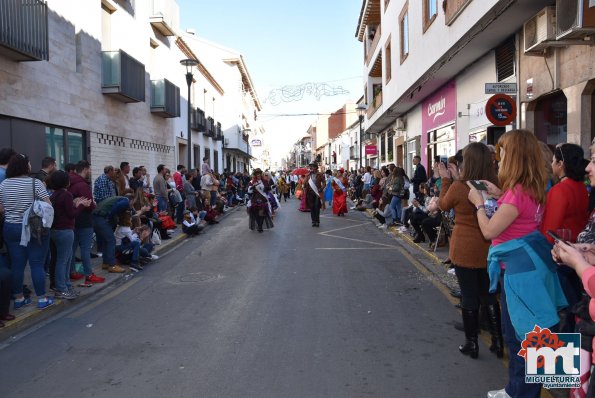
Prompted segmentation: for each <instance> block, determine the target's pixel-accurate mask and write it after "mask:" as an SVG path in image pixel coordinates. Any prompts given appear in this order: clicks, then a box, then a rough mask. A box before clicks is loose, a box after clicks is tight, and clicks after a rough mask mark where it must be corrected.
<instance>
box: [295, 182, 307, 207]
mask: <svg viewBox="0 0 595 398" xmlns="http://www.w3.org/2000/svg"><path fill="white" fill-rule="evenodd" d="M304 184H306V178H305V177H304V176H300V179H299V180H298V185H297V188H296V189H295V197H296V198H298V199H299V200H300V207H299V208H298V210H299V211H302V212H308V211H310V208H309V207H308V203H307V202H306V192H305V191H304Z"/></svg>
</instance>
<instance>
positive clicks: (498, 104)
mask: <svg viewBox="0 0 595 398" xmlns="http://www.w3.org/2000/svg"><path fill="white" fill-rule="evenodd" d="M485 110H486V116H487V117H488V120H489V121H490V122H492V124H493V125H494V126H506V125H508V124H511V123H512V122H514V119H515V118H516V101H515V100H514V99H513V98H512V97H511V96H509V95H506V94H496V95H493V96H491V97H490V99H489V100H488V102H487V103H486V108H485Z"/></svg>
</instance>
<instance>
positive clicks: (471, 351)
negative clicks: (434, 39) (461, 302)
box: [459, 308, 479, 359]
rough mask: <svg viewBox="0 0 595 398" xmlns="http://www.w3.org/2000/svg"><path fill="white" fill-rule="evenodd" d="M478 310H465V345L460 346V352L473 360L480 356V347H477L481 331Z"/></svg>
mask: <svg viewBox="0 0 595 398" xmlns="http://www.w3.org/2000/svg"><path fill="white" fill-rule="evenodd" d="M478 315H479V311H478V310H468V309H465V308H463V326H464V328H465V344H463V345H460V346H459V351H461V353H462V354H464V355H469V356H470V357H471V358H473V359H477V357H478V356H479V345H477V332H478V329H479V320H478Z"/></svg>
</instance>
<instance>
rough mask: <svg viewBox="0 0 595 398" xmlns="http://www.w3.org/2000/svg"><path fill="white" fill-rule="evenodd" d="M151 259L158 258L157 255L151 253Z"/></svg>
mask: <svg viewBox="0 0 595 398" xmlns="http://www.w3.org/2000/svg"><path fill="white" fill-rule="evenodd" d="M151 260H159V256H158V255H156V254H151Z"/></svg>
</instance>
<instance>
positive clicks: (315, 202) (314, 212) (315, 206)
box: [306, 192, 322, 223]
mask: <svg viewBox="0 0 595 398" xmlns="http://www.w3.org/2000/svg"><path fill="white" fill-rule="evenodd" d="M306 199H307V201H308V203H310V204H311V206H310V217H311V218H312V222H313V223H320V206H322V204H321V203H320V197H319V196H318V195H316V194H315V193H313V192H308V197H307V198H306Z"/></svg>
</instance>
